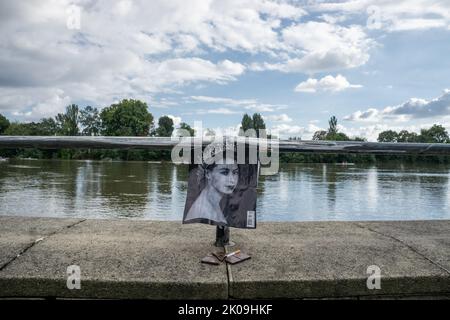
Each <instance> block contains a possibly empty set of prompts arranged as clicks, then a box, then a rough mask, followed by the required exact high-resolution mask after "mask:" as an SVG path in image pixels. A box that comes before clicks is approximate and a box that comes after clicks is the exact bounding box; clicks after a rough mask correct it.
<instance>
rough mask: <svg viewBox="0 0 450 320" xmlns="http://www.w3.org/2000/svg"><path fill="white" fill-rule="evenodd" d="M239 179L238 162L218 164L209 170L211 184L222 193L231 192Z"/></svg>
mask: <svg viewBox="0 0 450 320" xmlns="http://www.w3.org/2000/svg"><path fill="white" fill-rule="evenodd" d="M238 180H239V167H238V165H237V164H235V163H234V164H218V165H216V166H215V167H214V168H213V169H212V170H211V171H210V172H209V182H210V184H211V185H212V186H213V187H214V188H215V189H216V190H217V191H219V192H220V193H222V194H231V193H233V191H234V189H235V188H236V186H237V183H238Z"/></svg>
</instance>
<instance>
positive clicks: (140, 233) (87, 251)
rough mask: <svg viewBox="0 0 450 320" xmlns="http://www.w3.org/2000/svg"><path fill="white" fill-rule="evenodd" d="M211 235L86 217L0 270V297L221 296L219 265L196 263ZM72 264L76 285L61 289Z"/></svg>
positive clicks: (207, 230)
mask: <svg viewBox="0 0 450 320" xmlns="http://www.w3.org/2000/svg"><path fill="white" fill-rule="evenodd" d="M1 220H3V218H0V221H1ZM56 220H58V219H55V221H56ZM18 234H20V231H18ZM19 237H20V236H19ZM214 237H215V229H214V228H213V227H211V226H204V225H185V226H182V225H181V223H179V222H158V221H129V220H86V221H84V222H82V223H80V224H78V225H76V226H74V227H72V228H70V229H63V230H62V231H61V232H59V233H57V234H54V235H53V236H51V237H48V238H46V239H45V240H44V241H42V242H40V243H38V244H36V245H34V246H33V247H32V248H30V249H29V250H27V251H26V253H25V254H23V255H22V256H21V257H19V258H18V259H16V260H15V261H14V262H13V263H11V264H10V265H9V266H8V267H7V268H5V269H4V270H2V271H0V297H14V296H18V297H64V298H101V299H116V298H137V299H169V298H170V299H201V298H203V299H220V298H222V299H225V298H227V297H228V286H227V282H228V279H227V273H226V267H225V265H220V266H211V265H205V264H202V263H200V259H201V258H202V257H203V256H205V255H206V254H208V253H209V252H211V251H212V250H215V248H214V247H213V246H212V243H213V240H214ZM71 265H77V266H79V267H80V271H81V289H80V290H77V289H73V290H69V289H68V288H67V274H66V272H67V267H68V266H71Z"/></svg>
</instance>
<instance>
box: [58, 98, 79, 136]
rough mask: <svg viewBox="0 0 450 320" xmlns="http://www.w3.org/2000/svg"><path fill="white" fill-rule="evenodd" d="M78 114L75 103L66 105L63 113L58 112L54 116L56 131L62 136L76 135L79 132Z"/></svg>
mask: <svg viewBox="0 0 450 320" xmlns="http://www.w3.org/2000/svg"><path fill="white" fill-rule="evenodd" d="M79 116H80V110H79V108H78V106H77V105H76V104H71V105H69V106H67V107H66V112H65V113H58V114H57V115H56V117H55V120H56V123H57V125H58V128H59V129H58V131H59V132H58V133H60V134H62V135H63V136H77V135H78V134H79V133H80V129H79Z"/></svg>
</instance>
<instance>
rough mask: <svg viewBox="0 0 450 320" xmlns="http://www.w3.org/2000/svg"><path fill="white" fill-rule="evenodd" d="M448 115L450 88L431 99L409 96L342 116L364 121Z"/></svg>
mask: <svg viewBox="0 0 450 320" xmlns="http://www.w3.org/2000/svg"><path fill="white" fill-rule="evenodd" d="M448 116H450V90H444V93H443V94H442V95H441V96H440V97H438V98H435V99H432V100H425V99H418V98H411V99H409V100H408V101H406V102H404V103H402V104H400V105H397V106H393V107H391V106H390V107H386V108H384V109H381V110H379V109H375V108H369V109H367V110H366V111H356V112H354V113H352V114H350V115H348V116H346V117H344V120H349V121H366V122H376V121H382V120H394V121H407V120H411V119H426V118H435V117H448Z"/></svg>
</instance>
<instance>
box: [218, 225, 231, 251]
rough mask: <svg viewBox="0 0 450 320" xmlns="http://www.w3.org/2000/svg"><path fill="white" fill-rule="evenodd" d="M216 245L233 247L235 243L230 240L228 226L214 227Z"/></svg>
mask: <svg viewBox="0 0 450 320" xmlns="http://www.w3.org/2000/svg"><path fill="white" fill-rule="evenodd" d="M214 245H215V246H216V247H233V246H234V245H235V243H234V242H233V241H230V228H229V227H224V226H217V228H216V242H215V243H214Z"/></svg>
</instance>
